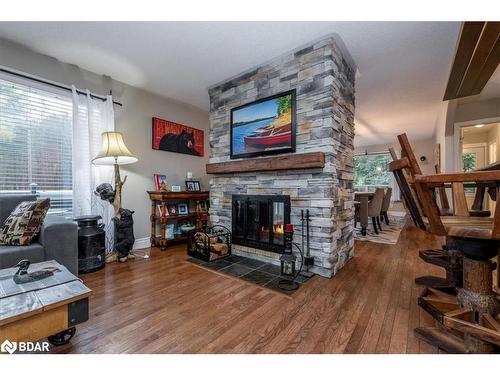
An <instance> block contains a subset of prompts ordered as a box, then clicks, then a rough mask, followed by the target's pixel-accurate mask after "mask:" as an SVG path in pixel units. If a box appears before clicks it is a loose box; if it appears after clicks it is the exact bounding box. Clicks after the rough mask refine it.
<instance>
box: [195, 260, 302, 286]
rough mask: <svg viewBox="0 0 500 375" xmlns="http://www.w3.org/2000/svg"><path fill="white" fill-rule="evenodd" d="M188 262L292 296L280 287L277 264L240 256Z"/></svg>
mask: <svg viewBox="0 0 500 375" xmlns="http://www.w3.org/2000/svg"><path fill="white" fill-rule="evenodd" d="M188 262H191V263H193V264H196V265H199V266H201V267H204V268H207V269H210V270H212V271H216V272H218V273H221V274H226V275H231V276H233V277H237V278H240V279H242V280H245V281H247V282H250V283H252V284H255V285H258V286H261V287H264V288H268V289H272V290H274V291H277V292H281V293H285V294H288V295H290V294H292V293H293V292H287V291H284V290H281V289H280V288H279V286H278V282H279V280H281V276H280V275H281V268H280V266H277V265H275V264H271V263H266V262H262V261H260V260H257V259H253V258H247V257H242V256H239V255H230V256H226V257H224V258H221V259H219V260H215V261H213V262H205V261H200V260H198V259H195V258H191V257H190V258H188ZM307 280H309V278H306V277H303V276H301V275H299V276H297V278H296V281H297V282H298V283H300V284H303V283H305V282H306V281H307Z"/></svg>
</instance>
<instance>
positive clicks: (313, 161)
mask: <svg viewBox="0 0 500 375" xmlns="http://www.w3.org/2000/svg"><path fill="white" fill-rule="evenodd" d="M324 166H325V154H324V153H323V152H309V153H305V154H292V155H284V156H274V157H267V158H257V159H248V160H237V161H226V162H221V163H211V164H207V165H206V170H207V174H224V173H236V172H257V171H279V170H284V169H312V168H323V167H324Z"/></svg>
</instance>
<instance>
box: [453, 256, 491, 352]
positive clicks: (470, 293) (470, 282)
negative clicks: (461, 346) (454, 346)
mask: <svg viewBox="0 0 500 375" xmlns="http://www.w3.org/2000/svg"><path fill="white" fill-rule="evenodd" d="M463 267H464V269H463V272H464V273H463V275H464V278H463V283H464V287H463V289H460V290H459V292H458V295H457V297H458V300H459V301H460V305H461V306H462V307H465V308H470V309H472V314H473V316H472V320H473V322H474V323H476V324H479V323H480V322H481V319H482V316H483V315H484V314H490V315H491V316H496V315H497V314H498V313H499V312H500V304H499V302H498V300H497V297H496V294H495V293H494V291H493V273H492V271H493V262H491V261H490V260H486V261H484V260H473V259H470V258H468V257H467V256H465V257H464V259H463ZM464 342H465V347H466V349H467V352H469V353H493V352H494V347H493V345H492V344H490V343H488V342H486V341H484V340H481V339H479V338H478V337H475V336H474V335H471V334H469V333H464Z"/></svg>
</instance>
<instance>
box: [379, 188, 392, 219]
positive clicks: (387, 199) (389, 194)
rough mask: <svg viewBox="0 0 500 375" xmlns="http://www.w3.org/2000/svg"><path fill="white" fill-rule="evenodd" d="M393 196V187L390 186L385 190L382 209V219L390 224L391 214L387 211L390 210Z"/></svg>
mask: <svg viewBox="0 0 500 375" xmlns="http://www.w3.org/2000/svg"><path fill="white" fill-rule="evenodd" d="M391 198H392V188H391V187H389V188H387V189H386V190H385V194H384V199H383V201H382V209H381V210H380V220H384V221H385V223H386V224H387V225H389V216H388V215H387V211H389V207H390V205H391Z"/></svg>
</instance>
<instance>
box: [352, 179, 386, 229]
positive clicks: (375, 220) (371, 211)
mask: <svg viewBox="0 0 500 375" xmlns="http://www.w3.org/2000/svg"><path fill="white" fill-rule="evenodd" d="M383 200H384V189H383V188H376V189H375V193H374V194H373V197H372V199H371V200H370V202H368V210H367V214H368V219H369V218H371V219H372V224H373V230H374V231H375V234H378V232H379V229H380V230H382V227H381V225H380V220H379V217H380V210H381V209H382V202H383ZM358 221H359V220H358Z"/></svg>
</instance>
